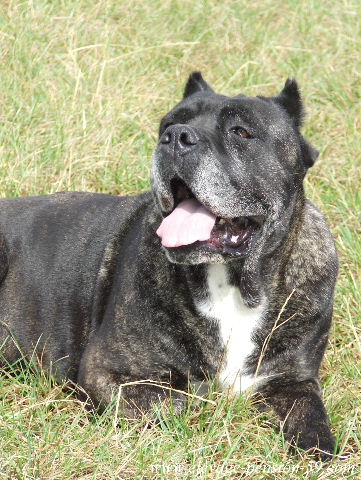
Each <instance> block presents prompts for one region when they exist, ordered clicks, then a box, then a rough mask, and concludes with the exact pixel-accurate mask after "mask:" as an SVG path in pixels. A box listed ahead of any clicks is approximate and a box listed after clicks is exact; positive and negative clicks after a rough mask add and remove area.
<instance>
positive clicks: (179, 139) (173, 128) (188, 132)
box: [160, 124, 198, 153]
mask: <svg viewBox="0 0 361 480" xmlns="http://www.w3.org/2000/svg"><path fill="white" fill-rule="evenodd" d="M160 143H161V144H162V145H165V146H167V147H168V148H169V149H170V150H173V151H175V152H178V153H187V152H188V151H190V150H193V149H194V147H195V146H196V145H197V143H198V136H197V134H196V132H195V131H194V130H193V128H191V127H189V126H188V125H182V124H177V125H170V126H169V127H168V128H167V129H166V130H165V132H164V133H163V134H162V136H161V137H160Z"/></svg>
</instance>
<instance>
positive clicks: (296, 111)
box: [274, 78, 305, 128]
mask: <svg viewBox="0 0 361 480" xmlns="http://www.w3.org/2000/svg"><path fill="white" fill-rule="evenodd" d="M274 101H275V102H276V103H278V105H280V106H281V107H283V108H284V109H285V110H286V111H287V113H288V114H289V116H290V117H291V118H292V119H293V121H294V123H295V125H296V127H297V128H300V127H301V126H302V122H303V118H304V115H305V113H304V109H303V104H302V99H301V94H300V91H299V88H298V85H297V82H296V80H295V79H291V78H288V79H287V80H286V83H285V86H284V87H283V90H282V92H281V93H280V94H279V95H278V96H277V97H274Z"/></svg>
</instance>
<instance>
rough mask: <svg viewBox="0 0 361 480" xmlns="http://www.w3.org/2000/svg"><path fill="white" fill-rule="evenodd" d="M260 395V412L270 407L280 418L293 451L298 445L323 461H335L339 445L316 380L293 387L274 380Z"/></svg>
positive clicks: (294, 384) (295, 383)
mask: <svg viewBox="0 0 361 480" xmlns="http://www.w3.org/2000/svg"><path fill="white" fill-rule="evenodd" d="M257 393H258V394H260V398H262V401H261V403H259V406H260V408H261V409H262V405H263V407H264V406H266V407H270V408H271V409H272V410H273V411H274V412H275V413H276V414H277V416H278V417H279V418H280V420H281V422H282V430H283V432H284V434H285V437H286V439H287V441H288V442H289V443H290V444H291V448H292V446H295V445H296V446H297V447H300V448H302V449H304V450H309V453H310V454H312V455H314V456H315V457H317V458H318V459H321V460H323V461H326V460H330V459H331V458H332V453H333V451H334V447H335V441H334V437H333V435H332V434H331V431H330V427H329V421H328V417H327V413H326V409H325V407H324V405H323V402H322V399H321V391H320V387H319V384H318V381H317V380H316V379H310V380H305V381H301V382H297V381H292V382H289V383H286V382H285V381H282V382H280V381H276V380H273V381H270V382H268V383H267V384H266V385H264V386H263V387H262V388H260V389H259V390H258V392H257ZM257 396H258V395H257Z"/></svg>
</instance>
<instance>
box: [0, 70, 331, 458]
mask: <svg viewBox="0 0 361 480" xmlns="http://www.w3.org/2000/svg"><path fill="white" fill-rule="evenodd" d="M237 98H239V101H240V102H242V101H243V100H242V99H244V98H247V97H242V96H240V97H237ZM248 100H249V99H248ZM248 100H247V101H248ZM253 100H254V109H255V112H256V113H257V112H258V115H261V118H262V119H264V123H265V125H266V126H267V129H268V130H267V131H268V135H269V136H271V138H272V139H273V140H272V142H273V145H274V146H275V148H276V155H278V157H277V158H279V159H281V163H280V164H278V163H277V162H278V160H277V162H276V160H275V161H274V165H273V167H272V168H274V169H276V167H277V169H279V171H276V172H275V176H272V177H270V178H271V180H270V178H268V177H267V175H270V174H271V173H272V172H271V173H269V172H268V173H267V172H266V170H267V168H268V167H267V163H266V164H265V165H264V166H263V170H260V171H259V172H258V170H257V169H256V170H257V171H256V173H255V175H257V176H255V177H254V178H256V179H257V188H256V187H254V188H253V187H252V182H254V180H252V178H251V180H249V179H248V177H247V178H246V177H243V179H242V175H244V173H243V174H240V173H238V170H235V169H234V167H229V166H227V167H226V166H224V165H225V163H222V161H223V160H222V161H221V160H219V161H218V160H217V161H214V158H213V157H212V155H213V153H212V152H211V153H210V152H209V151H208V153H207V154H204V156H203V157H202V155H201V153H199V152H198V157H197V162H200V163H199V164H197V165H198V167H200V168H198V170H197V168H194V165H195V164H192V162H195V160H192V158H190V159H189V162H190V167H189V166H188V167H187V166H186V167H183V168H184V171H183V172H182V175H183V177H184V178H185V179H187V184H188V185H189V186H190V187H191V188H192V190H194V191H196V192H198V193H199V195H200V197H201V200H202V199H204V201H205V204H206V205H207V206H210V207H213V208H214V210H215V211H217V209H218V211H219V212H220V213H223V212H226V211H227V212H228V213H231V214H232V215H231V216H237V215H240V214H242V212H244V211H245V210H244V209H245V208H246V206H245V204H244V203H242V202H243V200H242V199H244V198H246V197H247V195H248V196H249V197H251V196H252V195H254V192H257V194H259V195H262V194H263V193H264V196H263V198H264V199H267V198H274V203H273V204H272V205H271V204H269V205H268V207H269V208H268V210H267V209H266V210H265V211H267V212H268V213H267V215H268V217H267V218H268V219H267V221H266V224H267V225H266V227H265V230H264V232H265V233H264V234H263V236H262V238H261V239H260V240H259V241H258V243H257V244H256V245H255V246H254V248H253V250H252V252H250V254H249V255H248V256H247V257H246V258H236V259H228V258H222V256H221V255H219V256H218V257H217V258H216V257H212V255H210V254H208V253H205V252H203V251H201V250H199V249H198V250H197V248H193V246H192V245H191V246H188V247H184V248H180V249H173V250H172V251H170V250H171V249H168V252H167V255H165V254H164V251H163V249H162V248H161V247H160V241H159V238H158V237H157V235H156V234H155V231H156V229H157V228H158V226H159V224H160V222H161V221H162V217H163V215H164V214H165V213H164V212H166V211H167V210H168V211H170V210H171V208H172V205H171V203H172V200H171V198H170V197H169V191H167V188H168V187H167V181H168V180H167V179H169V178H170V177H171V176H172V175H173V174H174V170H177V172H178V174H179V168H180V167H179V164H177V165H176V161H175V160H174V159H173V160H169V158H168V157H167V155H166V154H165V153H164V151H163V150H162V146H161V145H159V146H158V148H157V151H156V155H155V167H154V170H153V185H154V190H153V193H151V192H149V193H145V194H142V195H139V196H134V197H127V198H125V197H116V196H111V195H103V194H91V193H60V194H55V195H50V196H41V197H30V198H17V199H3V200H0V204H1V208H0V231H1V236H0V240H1V248H0V258H1V263H0V264H1V271H0V274H1V276H2V283H1V288H0V306H1V323H0V341H1V342H3V341H4V339H5V338H7V341H6V342H5V345H4V346H3V352H2V353H3V357H4V358H5V360H6V362H15V361H16V360H17V359H18V358H19V357H20V356H21V355H22V353H24V354H31V353H32V352H33V350H34V348H35V347H36V348H37V351H38V352H39V355H40V356H41V358H42V362H43V364H44V366H45V367H49V366H50V364H51V363H52V364H53V368H54V366H55V367H56V372H57V375H58V376H59V378H70V379H71V380H73V381H74V382H77V383H78V384H79V385H80V387H81V388H82V389H84V391H85V392H86V393H87V395H88V396H89V398H90V401H91V402H92V404H93V405H95V406H100V405H102V406H105V405H106V404H107V403H108V402H109V401H110V400H111V398H112V395H113V394H114V393H115V394H116V393H118V391H119V386H120V385H124V384H125V383H128V382H130V383H131V382H136V381H139V380H147V379H149V380H152V381H154V382H166V383H167V385H170V386H172V387H174V388H176V389H178V390H185V389H187V385H188V381H202V380H205V379H207V378H209V377H213V376H215V375H216V373H217V371H218V370H219V368H220V365H221V362H222V358H223V355H224V348H225V347H224V346H222V345H221V342H220V339H219V329H218V327H217V325H216V324H215V323H212V322H210V321H209V320H208V319H207V318H205V317H204V316H202V315H200V314H199V313H198V311H197V309H196V307H195V300H197V299H198V300H199V299H200V298H202V296H203V297H204V296H205V295H207V291H206V285H205V281H206V280H205V271H206V270H205V269H206V263H207V262H213V261H220V262H223V261H224V262H226V267H227V270H228V275H229V278H230V281H231V283H232V284H233V285H235V286H237V287H238V288H239V289H240V292H241V294H242V296H243V298H244V299H245V301H246V302H247V305H248V306H249V307H250V308H252V307H255V306H257V305H258V304H259V302H260V301H261V299H262V298H263V299H266V301H267V310H266V314H265V315H264V317H263V319H262V322H261V323H260V325H258V326H257V328H256V330H255V331H254V333H253V338H254V341H255V344H256V348H255V350H254V352H253V353H252V354H251V355H250V356H249V358H248V360H247V363H246V371H245V373H246V374H249V375H254V374H255V373H257V376H258V377H259V381H258V383H256V385H255V387H254V391H255V394H256V395H257V396H258V397H259V398H260V400H261V401H260V405H261V406H262V407H266V408H271V409H272V410H273V411H274V412H275V413H276V414H277V415H278V417H279V419H280V420H281V421H284V422H285V423H284V425H283V429H284V432H285V434H286V436H287V439H288V440H289V441H290V442H291V443H296V444H297V445H298V446H300V447H302V448H304V449H313V448H315V447H319V448H320V449H321V450H323V451H324V452H325V453H321V454H320V456H321V458H323V459H327V458H329V456H330V455H331V453H332V452H333V449H334V440H333V436H332V434H331V432H330V429H329V426H328V418H327V414H326V411H325V408H324V406H323V403H322V400H321V390H320V385H319V380H318V372H319V367H320V363H321V360H322V357H323V353H324V350H325V347H326V344H327V337H328V332H329V328H330V323H331V315H332V304H333V292H334V286H335V280H336V276H337V254H336V250H335V246H334V242H333V239H332V236H331V234H330V232H329V229H328V227H327V224H326V222H325V219H324V217H323V216H322V214H321V213H320V212H319V211H318V210H317V209H316V207H315V206H313V205H312V203H311V202H309V201H308V200H306V199H305V196H304V192H303V187H302V181H303V177H304V175H305V173H306V170H307V168H308V167H310V166H311V165H312V163H313V161H314V159H315V158H316V156H317V154H316V152H315V150H313V148H312V147H311V146H310V145H309V144H308V143H307V142H306V141H305V140H304V138H303V137H302V136H301V135H300V134H299V127H300V125H301V117H302V105H301V101H300V98H299V94H298V90H297V86H296V84H295V82H288V83H287V84H286V87H285V89H284V90H283V91H282V93H281V94H280V95H279V96H278V97H275V98H273V99H266V98H259V99H252V101H253ZM227 101H228V100H227V97H223V96H219V95H216V94H214V92H213V90H212V89H211V88H210V87H209V86H208V84H206V82H204V80H203V78H202V77H201V75H200V74H198V73H195V74H193V75H192V76H191V77H190V79H189V82H188V84H187V87H186V91H185V99H184V101H183V102H182V103H181V104H180V106H177V107H176V108H175V110H174V111H172V112H171V113H170V114H169V115H173V116H174V115H177V112H179V109H180V108H183V110H184V111H185V112H186V113H187V112H189V111H191V110H192V109H193V110H194V105H196V107H197V109H198V110H197V111H198V112H200V113H199V114H201V115H206V116H207V115H209V116H212V115H213V113H214V111H215V110H216V108H217V105H218V104H219V103H220V102H223V104H224V102H227ZM232 101H233V100H232ZM217 102H218V103H217ZM247 105H248V104H247ZM257 109H258V110H257ZM204 112H206V113H204ZM193 113H194V112H193ZM169 115H168V117H167V118H169ZM192 115H193V114H192ZM194 115H195V117H194V116H193V117H192V118H195V119H197V113H194ZM207 118H208V117H207ZM212 118H213V117H212ZM192 121H193V120H192ZM203 121H204V120H202V122H203ZM262 121H263V120H262ZM163 123H164V122H163ZM183 123H188V120H187V116H186V115H185V119H184V120H183ZM258 123H260V121H259V120H258ZM189 124H191V122H190V123H189ZM194 128H198V130H197V131H198V132H199V131H200V130H201V127H199V126H198V127H194ZM264 128H266V127H264ZM280 132H281V133H280ZM283 132H286V134H284V135H283ZM162 134H163V132H162V127H161V131H160V135H162ZM211 135H213V136H215V135H216V133H215V132H213V133H212V134H211ZM210 150H212V148H210ZM236 154H237V152H236V153H234V152H233V153H232V155H236ZM239 155H240V158H243V157H242V155H244V154H239ZM166 157H167V158H166ZM202 158H203V159H204V160H202ZM173 161H174V163H173ZM202 161H204V163H203V164H202ZM272 161H273V160H272ZM167 162H168V163H167ZM212 162H213V163H214V164H216V165H217V167H212V165H211V163H212ZM227 162H228V163H229V159H227ZM210 165H211V166H210ZM227 165H228V164H227ZM279 165H281V167H280V166H279ZM159 168H161V171H159ZM209 168H210V171H209V173H208V175H209V176H210V177H209V179H208V183H207V181H205V179H206V180H207V171H208V170H207V169H209ZM247 168H256V167H252V165H251V166H249V167H247ZM257 168H259V167H257ZM167 169H168V170H167ZM223 169H224V170H223ZM227 169H228V170H227ZM232 169H233V170H232ZM280 169H281V170H280ZM195 171H198V177H196V176H192V175H193V174H192V172H195ZM199 172H201V176H199V175H200V174H199ZM281 174H282V175H281ZM217 175H218V176H217ZM239 175H240V176H239ZM247 175H248V173H247ZM280 176H281V177H282V182H284V185H283V186H282V188H281V187H280V186H279V185H277V184H275V182H276V181H278V180H277V179H278V178H279V177H280ZM214 178H217V179H218V181H217V182H215V181H214ZM247 179H248V180H247ZM247 181H248V190H246V187H243V185H247ZM280 181H281V180H280ZM197 182H198V183H197ZM225 189H228V190H227V191H225ZM259 190H261V191H259ZM232 192H233V193H232ZM237 192H241V193H242V199H241V200H239V197H237V195H238V193H237ZM167 195H168V196H167ZM202 196H203V198H202ZM226 201H227V203H225V202H226ZM272 201H273V200H272ZM167 202H168V205H167ZM222 202H223V203H222ZM232 202H233V203H232ZM264 204H267V201H266V200H264V201H263V204H262V208H263V207H264ZM232 205H233V206H232ZM270 205H271V206H270ZM271 207H272V208H271ZM247 208H249V209H250V210H249V213H248V214H252V212H251V210H252V208H258V207H257V202H256V201H255V206H252V205H251V206H250V207H247ZM162 211H163V213H162ZM262 211H263V210H262ZM217 213H218V212H217ZM244 214H245V213H244ZM175 250H177V252H176V251H175ZM280 313H282V314H281V315H280ZM276 322H277V325H280V324H282V325H281V326H280V327H279V328H276V329H275V328H274V327H275V326H277V325H276ZM271 332H272V334H271ZM270 334H271V335H270ZM264 345H266V346H267V348H265V349H264V348H263V347H264ZM261 352H262V355H261ZM260 356H261V358H260ZM121 397H122V399H123V400H124V402H123V408H124V413H126V414H127V415H129V416H136V415H138V414H139V412H142V411H147V410H149V409H150V408H151V407H152V405H153V403H154V402H158V401H159V400H166V399H168V398H169V390H168V389H162V388H159V387H158V386H154V385H153V386H152V385H146V384H143V385H128V386H123V387H122V390H121ZM172 399H173V402H174V403H175V407H176V410H177V411H178V410H180V409H181V408H182V406H183V404H184V401H185V398H184V396H182V395H181V394H180V393H176V392H173V394H172Z"/></svg>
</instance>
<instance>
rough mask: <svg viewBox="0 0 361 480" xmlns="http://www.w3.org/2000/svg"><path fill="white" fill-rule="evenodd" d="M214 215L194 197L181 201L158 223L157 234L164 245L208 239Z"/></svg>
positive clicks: (177, 245)
mask: <svg viewBox="0 0 361 480" xmlns="http://www.w3.org/2000/svg"><path fill="white" fill-rule="evenodd" d="M215 222H216V217H215V215H213V213H211V212H210V211H209V210H207V209H206V208H205V207H203V205H202V204H201V203H199V202H198V200H196V199H195V198H189V199H188V200H184V201H183V202H181V203H180V204H179V205H178V206H177V207H176V208H175V209H174V210H173V212H172V213H171V214H170V215H168V217H165V219H164V220H163V222H162V223H161V224H160V226H159V228H158V230H157V235H158V236H159V237H160V238H161V239H162V245H163V246H164V247H168V248H172V247H180V246H182V245H190V244H191V243H194V242H197V241H199V242H201V241H204V240H208V239H209V238H210V236H211V231H212V228H213V225H214V224H215Z"/></svg>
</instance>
